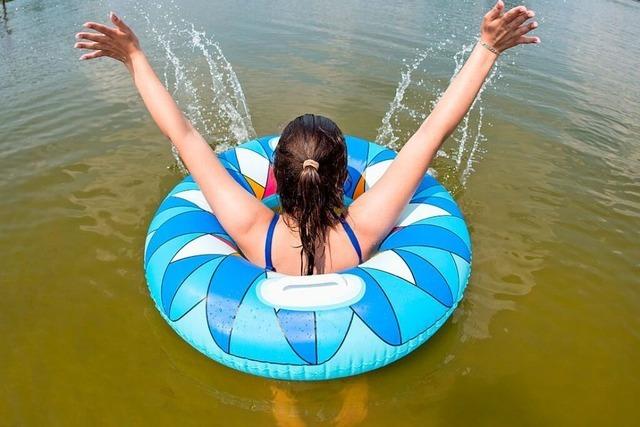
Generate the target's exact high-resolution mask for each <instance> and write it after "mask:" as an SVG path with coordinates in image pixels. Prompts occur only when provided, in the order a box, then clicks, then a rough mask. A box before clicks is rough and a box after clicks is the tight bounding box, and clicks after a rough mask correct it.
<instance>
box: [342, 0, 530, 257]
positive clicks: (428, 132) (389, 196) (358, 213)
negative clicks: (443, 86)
mask: <svg viewBox="0 0 640 427" xmlns="http://www.w3.org/2000/svg"><path fill="white" fill-rule="evenodd" d="M503 10H504V3H503V2H502V0H500V1H498V2H497V3H496V5H495V6H494V7H493V8H492V9H491V10H490V11H489V12H488V13H487V14H486V15H485V16H484V19H483V21H482V25H481V33H480V34H481V35H480V40H479V41H478V43H477V44H476V46H475V48H474V49H473V51H472V52H471V55H470V56H469V58H468V59H467V61H466V63H465V64H464V66H463V67H462V69H461V70H460V72H459V73H458V74H457V75H456V76H455V78H454V79H453V80H452V82H451V84H450V85H449V87H448V88H447V90H446V91H445V92H444V94H443V95H442V97H441V98H440V100H439V101H438V103H437V104H436V106H435V107H434V109H433V111H431V114H429V116H428V117H427V119H426V120H425V121H424V123H423V124H422V125H421V126H420V128H419V129H418V130H417V131H416V133H415V134H414V135H413V136H412V137H411V138H409V140H408V141H407V143H406V144H405V145H404V146H403V147H402V149H401V150H400V152H399V153H398V156H397V157H396V159H395V160H394V161H393V162H392V163H391V165H390V166H389V169H387V171H386V172H385V174H384V175H383V176H382V177H381V178H380V180H379V181H378V182H377V183H376V184H375V185H374V186H373V187H372V188H371V189H370V190H369V191H367V192H366V193H364V194H363V195H362V196H360V197H359V198H358V199H356V200H355V201H354V203H353V204H352V205H351V207H350V208H349V211H350V214H351V215H352V216H353V217H354V222H355V223H356V227H358V231H360V234H361V235H360V237H361V238H362V239H364V240H365V241H367V242H369V243H370V245H372V246H375V245H376V244H377V243H378V242H379V241H380V240H381V239H382V238H384V236H386V235H387V234H388V233H389V231H391V229H392V228H393V226H394V224H395V222H396V221H397V219H398V217H399V216H400V214H401V213H402V210H403V209H404V208H405V206H406V205H407V203H408V202H409V200H411V196H412V195H413V193H414V192H415V190H416V188H417V187H418V184H419V183H420V181H421V180H422V178H423V177H424V174H425V173H426V172H427V169H428V168H429V164H430V163H431V160H432V159H433V157H434V156H435V154H436V152H437V151H438V149H439V148H440V146H441V145H442V143H443V142H444V141H445V140H446V139H447V138H448V137H449V135H451V133H452V132H453V131H454V130H455V128H456V126H458V123H460V121H461V120H462V118H463V117H464V116H465V114H467V112H468V111H469V108H470V107H471V104H472V103H473V100H474V99H475V97H476V96H477V94H478V92H479V91H480V88H481V87H482V85H483V83H484V81H485V79H486V78H487V75H488V74H489V72H490V71H491V68H492V66H493V64H494V63H495V61H496V59H497V57H498V54H499V53H500V52H502V51H504V50H506V49H509V48H511V47H513V46H516V45H518V44H525V43H539V42H540V39H539V38H537V37H528V36H525V34H527V33H528V32H529V31H531V30H533V29H534V28H536V27H537V25H538V24H537V23H536V22H528V23H527V22H526V21H527V20H529V19H530V18H533V16H534V15H535V14H534V12H533V11H531V10H527V8H526V7H524V6H518V7H515V8H513V9H511V10H509V11H508V12H506V13H503ZM371 212H375V216H376V221H367V220H366V218H367V215H370V213H371ZM359 218H362V220H359Z"/></svg>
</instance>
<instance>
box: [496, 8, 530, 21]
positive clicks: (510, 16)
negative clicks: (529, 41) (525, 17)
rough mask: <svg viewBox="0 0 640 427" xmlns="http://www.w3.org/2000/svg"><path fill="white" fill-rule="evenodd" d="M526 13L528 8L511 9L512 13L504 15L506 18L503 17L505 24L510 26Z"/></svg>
mask: <svg viewBox="0 0 640 427" xmlns="http://www.w3.org/2000/svg"><path fill="white" fill-rule="evenodd" d="M526 11H527V8H526V7H524V6H517V7H514V8H513V9H511V10H510V11H508V12H507V13H505V14H504V16H503V17H502V20H503V22H504V23H505V24H509V23H510V22H511V21H513V20H514V19H516V18H517V17H518V16H520V15H521V14H524V13H525V12H526Z"/></svg>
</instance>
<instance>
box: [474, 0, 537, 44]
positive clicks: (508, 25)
mask: <svg viewBox="0 0 640 427" xmlns="http://www.w3.org/2000/svg"><path fill="white" fill-rule="evenodd" d="M503 12H504V3H503V1H502V0H498V2H497V3H496V4H495V6H493V8H491V10H490V11H489V12H487V14H486V15H485V16H484V19H483V20H482V25H481V26H480V39H481V40H482V41H483V42H485V43H487V44H488V45H489V46H492V47H493V48H495V49H496V50H497V51H498V52H503V51H505V50H507V49H509V48H512V47H514V46H517V45H519V44H529V43H540V38H539V37H530V36H526V35H525V34H527V33H528V32H529V31H532V30H534V29H535V28H537V27H538V23H537V22H535V21H531V22H526V21H527V20H528V19H530V18H533V17H534V16H535V12H534V11H533V10H529V9H527V8H526V7H525V6H517V7H514V8H513V9H511V10H509V11H508V12H506V13H503Z"/></svg>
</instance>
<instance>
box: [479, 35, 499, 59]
mask: <svg viewBox="0 0 640 427" xmlns="http://www.w3.org/2000/svg"><path fill="white" fill-rule="evenodd" d="M478 42H479V43H480V44H481V45H482V47H484V48H485V49H487V50H489V52H492V53H495V54H496V55H500V51H499V50H498V49H496V48H495V47H493V46H491V45H490V44H487V43H485V42H484V41H483V40H482V39H481V38H478Z"/></svg>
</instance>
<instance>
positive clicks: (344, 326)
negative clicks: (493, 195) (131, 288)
mask: <svg viewBox="0 0 640 427" xmlns="http://www.w3.org/2000/svg"><path fill="white" fill-rule="evenodd" d="M346 142H347V151H348V171H349V174H348V175H349V176H348V179H347V180H346V182H345V186H344V191H345V203H346V204H347V205H348V204H349V203H350V202H351V201H352V200H353V199H355V198H356V197H358V196H359V195H361V194H362V193H364V192H365V191H367V189H369V188H371V186H373V185H374V184H375V183H376V181H377V180H378V179H379V178H380V177H381V176H382V174H383V173H384V171H385V170H386V169H387V167H388V166H389V165H390V164H391V162H392V160H393V158H394V157H395V155H396V153H395V152H393V151H391V150H389V149H387V148H384V147H381V146H379V145H376V144H374V143H371V142H368V141H365V140H363V139H360V138H356V137H353V136H347V137H346ZM277 143H278V137H277V136H265V137H261V138H258V139H255V140H252V141H249V142H246V143H244V144H241V145H239V146H237V147H235V148H233V149H230V150H228V151H226V152H224V153H222V154H220V159H221V161H222V163H223V164H224V166H225V167H226V168H227V170H228V171H229V173H230V174H231V175H232V176H233V177H234V178H235V179H236V181H238V182H239V183H240V184H241V185H242V186H243V187H244V188H245V189H246V190H247V191H249V192H250V193H252V194H253V195H255V196H256V197H257V198H258V199H261V200H262V201H263V202H264V203H265V204H266V205H267V206H269V207H271V208H273V209H277V207H278V204H279V200H278V195H277V194H276V185H275V179H274V175H273V164H272V159H273V150H274V148H275V146H276V144H277ZM144 268H145V275H146V279H147V282H148V284H149V290H150V292H151V296H152V298H153V300H154V301H155V303H156V306H157V308H158V310H159V311H160V313H161V314H162V316H163V317H164V318H165V320H166V321H167V322H168V323H169V325H171V327H172V328H173V329H174V330H175V331H176V332H177V333H178V334H179V335H180V336H181V337H182V338H184V339H185V340H186V341H187V342H188V343H189V344H191V345H192V346H193V347H195V348H196V349H198V350H200V351H201V352H202V353H204V354H205V355H207V356H209V357H210V358H212V359H214V360H216V361H217V362H220V363H222V364H224V365H227V366H229V367H232V368H234V369H238V370H241V371H244V372H248V373H250V374H255V375H260V376H265V377H271V378H278V379H287V380H324V379H330V378H338V377H344V376H349V375H355V374H359V373H362V372H366V371H370V370H372V369H376V368H379V367H382V366H385V365H387V364H389V363H391V362H393V361H395V360H397V359H399V358H401V357H403V356H405V355H407V354H408V353H410V352H411V351H412V350H414V349H415V348H416V347H418V346H419V345H420V344H422V343H423V342H425V341H426V340H427V339H429V337H431V336H432V335H433V334H434V333H435V332H436V331H437V330H438V329H439V328H440V327H441V326H442V324H443V323H444V322H445V321H446V320H447V318H449V316H450V315H451V313H452V312H453V310H455V308H456V306H457V305H458V303H459V302H460V300H461V298H462V294H463V292H464V289H465V286H466V284H467V281H468V279H469V274H470V271H471V241H470V238H469V232H468V230H467V226H466V224H465V221H464V218H463V216H462V213H461V212H460V210H459V209H458V206H457V205H456V203H455V201H454V200H453V198H452V197H451V195H450V194H449V192H447V190H446V189H445V188H444V187H443V186H442V185H440V184H439V183H438V181H436V179H435V178H433V177H431V176H430V175H425V177H424V179H423V180H422V182H421V184H420V186H419V188H418V189H417V191H416V193H415V194H414V196H413V198H412V199H411V202H410V203H409V204H408V206H407V207H406V209H405V210H404V212H403V214H402V215H401V217H400V219H399V220H398V223H397V226H396V227H395V228H394V229H393V231H392V232H391V233H390V234H389V235H388V236H387V237H386V238H385V240H384V241H383V242H382V243H381V245H380V247H379V249H378V252H377V253H376V254H375V255H374V256H373V257H371V258H370V259H369V260H367V261H366V262H364V263H362V264H361V265H359V266H357V267H354V268H350V269H347V270H345V271H342V272H340V273H333V274H324V275H315V276H304V277H301V276H285V275H282V274H279V273H274V272H271V271H268V272H267V271H266V270H265V269H264V268H261V267H259V266H257V265H254V264H252V263H250V262H249V261H247V260H246V259H245V258H243V257H242V256H241V254H240V253H239V251H238V248H237V246H236V244H235V243H234V241H233V240H232V239H231V237H230V236H229V235H228V234H227V233H226V232H225V231H224V229H223V228H222V227H221V225H220V223H219V222H218V221H217V220H216V217H215V216H214V215H213V214H212V213H211V208H210V207H209V205H208V204H207V202H206V201H205V199H204V196H203V195H202V193H201V192H200V190H199V188H198V185H197V184H196V183H195V182H194V181H193V179H192V178H191V176H187V177H185V178H184V179H183V180H182V181H181V182H180V183H179V184H178V185H176V187H175V188H174V189H173V190H171V192H170V193H169V195H168V196H167V197H166V198H165V199H164V201H163V202H162V204H161V205H160V207H159V208H158V210H157V212H156V213H155V216H154V217H153V220H152V221H151V225H150V226H149V232H148V234H147V238H146V243H145V251H144ZM292 285H293V286H292Z"/></svg>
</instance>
